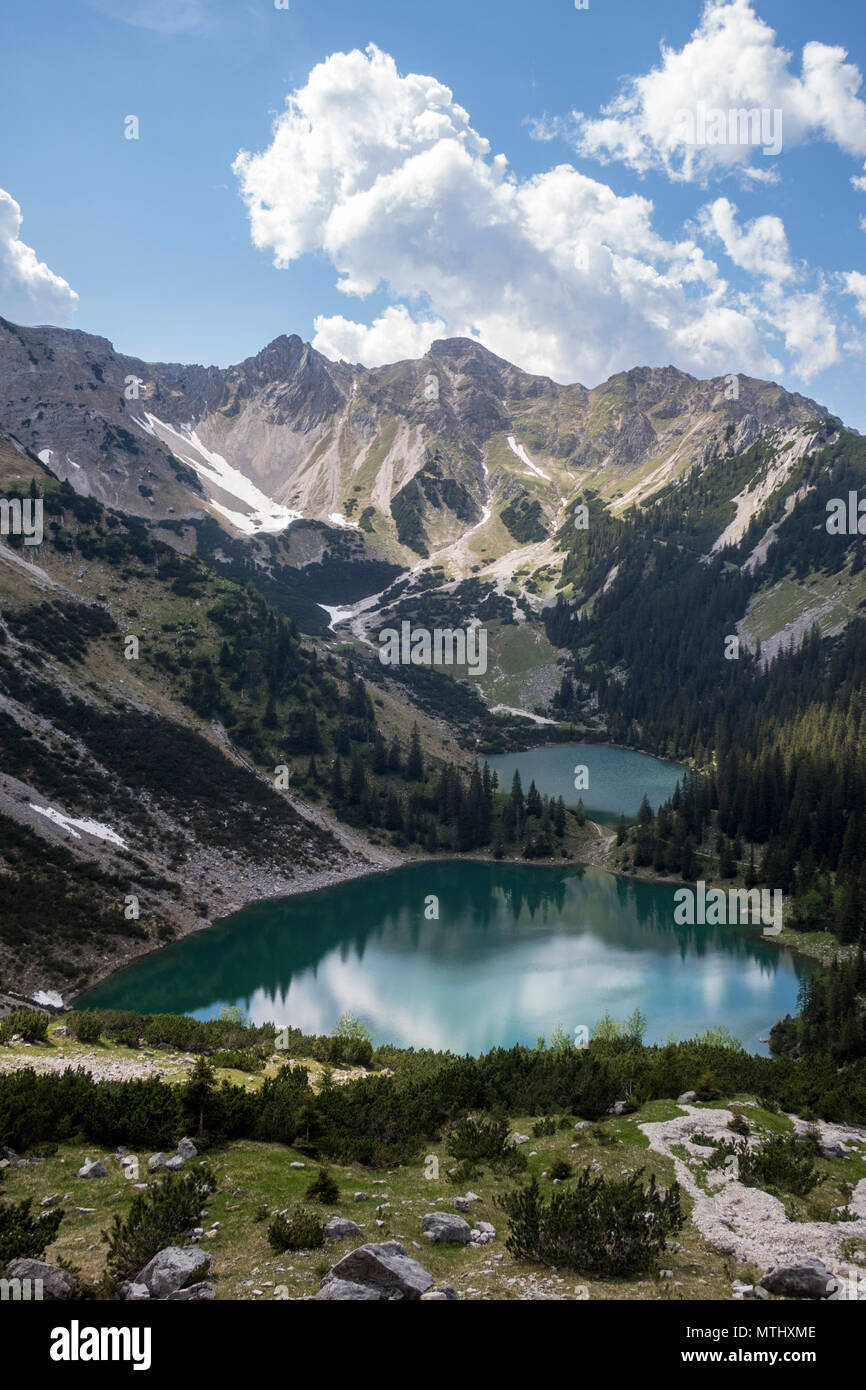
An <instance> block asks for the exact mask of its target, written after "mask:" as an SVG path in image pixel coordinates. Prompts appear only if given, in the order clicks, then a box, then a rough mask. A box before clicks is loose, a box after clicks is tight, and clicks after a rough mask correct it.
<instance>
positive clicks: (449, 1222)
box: [421, 1211, 472, 1245]
mask: <svg viewBox="0 0 866 1390" xmlns="http://www.w3.org/2000/svg"><path fill="white" fill-rule="evenodd" d="M421 1230H422V1231H423V1232H424V1234H425V1236H426V1237H427V1239H428V1240H432V1241H433V1243H434V1244H435V1245H440V1244H449V1245H468V1244H469V1242H470V1240H471V1239H472V1227H471V1226H470V1225H469V1224H468V1222H466V1221H464V1220H463V1217H462V1216H457V1215H455V1213H454V1212H453V1211H431V1212H428V1213H427V1215H426V1216H422V1217H421Z"/></svg>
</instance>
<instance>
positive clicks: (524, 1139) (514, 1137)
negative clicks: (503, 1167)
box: [508, 1130, 529, 1148]
mask: <svg viewBox="0 0 866 1390" xmlns="http://www.w3.org/2000/svg"><path fill="white" fill-rule="evenodd" d="M508 1142H509V1144H511V1146H512V1148H514V1147H516V1145H518V1144H528V1143H529V1135H528V1134H518V1133H517V1130H515V1131H514V1133H513V1134H510V1135H509V1136H508Z"/></svg>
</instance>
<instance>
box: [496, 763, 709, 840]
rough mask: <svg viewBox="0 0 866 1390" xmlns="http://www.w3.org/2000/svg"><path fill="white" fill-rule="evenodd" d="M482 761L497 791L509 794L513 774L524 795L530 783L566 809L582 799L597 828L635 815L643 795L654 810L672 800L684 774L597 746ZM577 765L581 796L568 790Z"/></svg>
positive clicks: (673, 766)
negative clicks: (583, 781) (581, 772)
mask: <svg viewBox="0 0 866 1390" xmlns="http://www.w3.org/2000/svg"><path fill="white" fill-rule="evenodd" d="M486 761H487V762H488V763H489V764H490V770H491V772H498V773H499V785H500V787H501V788H502V790H503V791H509V790H510V788H511V779H512V778H513V776H514V773H515V771H517V772H519V773H520V780H521V782H522V784H523V790H524V792H525V791H527V790H528V788H529V784H530V782H531V781H532V780H533V778H534V779H535V785H536V787H537V788H538V790H539V791H540V792H541V793H542V795H547V796H557V797H558V796H561V797H562V799H563V801H564V802H565V804H566V806H576V805H577V803H578V800H580V799H581V798H582V799H583V806H584V810H585V811H586V813H587V815H588V816H590V817H591V819H593V820H596V821H599V822H600V823H601V824H602V825H614V824H616V822H617V821H618V820H619V818H620V816H621V815H624V816H626V817H628V818H631V817H634V816H636V815H637V811H638V807H639V806H640V803H641V800H642V798H643V796H644V794H646V796H647V797H648V798H649V803H650V805H651V806H652V808H653V810H656V809H657V808H658V807H659V806H660V805H661V803H662V802H663V801H667V799H668V797H669V796H673V793H674V788H675V787H676V785H677V782H680V781H682V778H683V774H684V773H685V771H686V769H685V768H684V767H682V766H681V765H680V764H679V763H668V762H664V761H662V759H660V758H650V757H648V756H647V754H646V753H634V752H632V751H631V749H628V748H612V747H609V746H608V745H607V744H603V743H560V744H554V745H553V746H551V747H548V748H531V749H530V750H529V752H528V753H498V754H497V755H496V756H495V757H492V758H487V759H486ZM578 766H582V767H585V768H586V769H587V772H588V777H589V786H588V787H587V789H586V790H585V791H584V790H577V789H576V788H575V785H574V783H575V768H576V767H578Z"/></svg>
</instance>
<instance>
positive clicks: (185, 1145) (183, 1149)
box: [176, 1139, 198, 1158]
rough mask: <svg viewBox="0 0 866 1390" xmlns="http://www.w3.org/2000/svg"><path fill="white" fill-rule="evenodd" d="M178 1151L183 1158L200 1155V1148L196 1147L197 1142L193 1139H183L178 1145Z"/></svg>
mask: <svg viewBox="0 0 866 1390" xmlns="http://www.w3.org/2000/svg"><path fill="white" fill-rule="evenodd" d="M176 1152H177V1153H179V1154H180V1156H181V1158H197V1157H198V1149H197V1148H196V1146H195V1144H194V1143H193V1142H192V1140H191V1139H181V1141H180V1143H179V1144H178V1146H177V1150H176Z"/></svg>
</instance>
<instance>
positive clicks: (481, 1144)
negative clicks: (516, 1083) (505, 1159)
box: [448, 1114, 508, 1163]
mask: <svg viewBox="0 0 866 1390" xmlns="http://www.w3.org/2000/svg"><path fill="white" fill-rule="evenodd" d="M507 1140H508V1119H507V1117H506V1116H505V1115H502V1114H495V1115H491V1117H490V1119H487V1120H485V1119H483V1118H482V1119H478V1118H477V1117H476V1116H475V1115H465V1116H464V1117H463V1119H460V1120H458V1121H457V1123H456V1124H455V1125H454V1127H453V1129H452V1130H451V1133H450V1134H449V1136H448V1152H449V1153H450V1154H451V1156H452V1158H456V1159H457V1160H458V1161H459V1160H461V1159H465V1160H468V1161H469V1162H470V1163H480V1162H483V1161H484V1160H485V1159H487V1160H489V1159H495V1158H502V1156H503V1154H504V1153H505V1146H506V1143H507Z"/></svg>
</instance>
